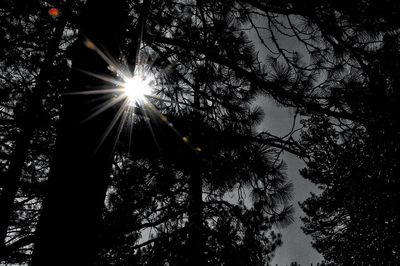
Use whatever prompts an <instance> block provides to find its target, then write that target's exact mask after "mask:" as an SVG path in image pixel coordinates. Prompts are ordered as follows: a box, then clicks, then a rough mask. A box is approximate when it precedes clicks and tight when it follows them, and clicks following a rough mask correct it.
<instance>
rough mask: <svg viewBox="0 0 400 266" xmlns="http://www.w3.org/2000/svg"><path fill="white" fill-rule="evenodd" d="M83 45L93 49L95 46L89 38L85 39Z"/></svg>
mask: <svg viewBox="0 0 400 266" xmlns="http://www.w3.org/2000/svg"><path fill="white" fill-rule="evenodd" d="M84 45H85V46H86V47H87V48H89V49H92V50H93V49H94V48H96V46H95V45H94V43H93V42H92V41H91V40H85V42H84Z"/></svg>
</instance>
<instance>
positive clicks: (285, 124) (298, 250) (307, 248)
mask: <svg viewBox="0 0 400 266" xmlns="http://www.w3.org/2000/svg"><path fill="white" fill-rule="evenodd" d="M254 104H255V105H258V106H260V107H262V108H263V109H264V111H265V117H264V120H263V122H262V123H261V124H260V128H259V129H260V130H267V131H268V132H269V133H272V134H275V135H277V136H283V135H286V134H287V133H288V132H289V131H290V129H291V127H292V122H293V116H292V114H291V112H290V110H289V109H287V108H283V107H278V106H277V105H276V104H275V103H274V102H273V101H272V100H270V99H268V98H267V97H259V98H258V99H257V100H256V102H255V103H254ZM297 126H299V124H298V123H297ZM296 128H297V127H296ZM283 159H284V161H285V162H286V164H287V176H288V179H289V181H291V182H292V184H293V189H294V191H293V199H292V201H293V207H294V209H295V213H294V222H293V223H292V224H291V225H289V226H288V227H286V228H281V229H276V230H279V231H280V232H281V233H282V236H283V238H282V240H283V245H282V246H281V247H279V248H278V249H277V251H276V252H275V257H274V259H273V260H272V262H271V265H274V266H275V265H276V264H278V265H279V266H286V265H290V263H291V262H297V263H299V264H300V265H302V266H307V265H308V266H309V265H311V263H313V264H314V265H315V264H316V263H317V262H320V261H321V260H322V256H321V255H320V254H319V253H318V252H317V251H316V250H314V249H313V248H312V246H311V237H310V236H307V235H305V234H304V233H303V231H302V230H301V226H302V225H303V223H302V221H301V220H300V216H305V214H304V213H303V211H302V210H301V209H300V207H299V204H298V202H302V201H304V200H305V199H306V198H308V197H309V196H310V192H314V193H318V192H319V191H318V189H317V187H316V186H315V185H314V184H312V183H311V182H310V181H308V180H306V179H304V178H303V177H301V176H300V174H299V169H301V168H303V167H304V166H305V164H304V162H303V161H302V160H300V159H299V158H297V157H296V156H294V155H292V154H290V153H287V152H285V153H284V155H283Z"/></svg>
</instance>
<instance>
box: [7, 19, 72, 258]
mask: <svg viewBox="0 0 400 266" xmlns="http://www.w3.org/2000/svg"><path fill="white" fill-rule="evenodd" d="M64 28H65V17H64V16H62V17H61V18H60V20H59V21H58V24H57V26H56V28H55V31H54V36H53V38H52V39H51V41H50V43H49V44H48V50H47V53H46V57H45V59H44V61H43V64H42V66H41V70H40V74H39V75H38V77H37V80H36V86H35V87H34V89H33V91H32V93H31V95H29V96H28V97H29V99H28V107H27V109H26V112H25V113H24V115H23V117H22V119H21V121H19V123H20V125H21V126H20V129H21V131H20V133H19V134H18V136H17V139H16V140H15V143H16V144H15V149H14V151H13V153H12V155H11V159H10V166H9V168H8V169H7V171H6V173H5V175H4V176H3V177H2V178H3V189H2V191H1V194H0V210H1V211H0V257H1V256H2V255H4V254H3V251H5V250H6V249H7V250H9V248H7V247H6V237H7V229H8V225H9V222H10V217H11V215H12V213H13V211H14V210H13V209H14V208H13V203H14V200H15V197H16V194H17V191H18V188H19V183H20V178H21V174H22V169H23V167H24V163H25V159H26V156H27V154H28V151H29V148H30V141H31V140H32V137H33V134H34V131H35V129H36V127H37V125H36V123H38V121H39V120H40V117H39V116H40V114H41V113H42V106H41V98H42V97H43V95H44V93H45V87H46V82H47V81H48V79H49V75H50V73H51V69H52V67H53V63H54V60H55V55H56V52H57V50H58V47H59V45H60V42H61V39H62V35H63V31H64Z"/></svg>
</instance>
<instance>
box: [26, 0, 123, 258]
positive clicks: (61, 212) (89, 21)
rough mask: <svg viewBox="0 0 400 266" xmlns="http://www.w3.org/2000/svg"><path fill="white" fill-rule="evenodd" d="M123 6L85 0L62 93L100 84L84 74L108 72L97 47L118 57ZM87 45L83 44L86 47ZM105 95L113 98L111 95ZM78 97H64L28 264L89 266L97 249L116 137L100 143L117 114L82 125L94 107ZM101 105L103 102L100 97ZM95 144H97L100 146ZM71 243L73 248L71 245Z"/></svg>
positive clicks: (107, 112)
mask: <svg viewBox="0 0 400 266" xmlns="http://www.w3.org/2000/svg"><path fill="white" fill-rule="evenodd" d="M126 12H127V8H126V6H125V5H124V1H122V0H121V1H116V2H115V1H114V2H113V3H112V4H111V3H110V2H108V1H88V2H87V3H86V5H85V10H84V11H83V13H82V15H81V22H80V25H81V28H80V30H81V32H80V36H79V37H78V39H77V40H76V42H75V44H74V45H73V48H72V49H73V50H72V52H71V53H72V68H73V71H72V72H71V75H70V78H69V85H68V88H67V91H66V92H77V91H84V90H85V88H87V87H88V86H89V87H91V86H92V87H96V86H99V85H101V83H99V81H98V80H96V79H94V78H93V77H91V76H89V75H87V74H85V73H82V72H80V71H78V69H79V70H85V71H88V72H92V73H108V72H109V70H108V64H107V63H106V62H105V61H103V59H102V58H101V57H99V56H98V55H97V53H96V52H95V50H94V49H90V48H93V44H94V43H95V44H100V45H101V46H102V48H103V49H105V50H106V51H107V52H108V53H109V54H110V55H112V56H114V57H115V58H118V56H119V47H120V45H121V42H122V40H123V37H124V29H125V26H126V16H127V15H126ZM85 44H86V46H85ZM109 97H112V96H111V95H110V96H109ZM90 99H93V97H90V96H89V97H88V96H87V95H86V96H85V95H80V96H76V97H73V98H72V97H64V99H63V100H64V101H63V110H62V114H61V121H60V127H59V131H58V137H57V143H56V150H55V160H54V161H53V163H52V167H51V170H50V171H51V172H50V176H49V181H48V183H49V184H48V191H47V197H46V201H45V203H44V207H43V211H42V214H41V219H40V222H39V225H38V229H37V233H36V237H37V240H36V243H35V250H34V255H33V260H32V265H45V264H46V265H47V264H58V265H73V264H75V263H76V262H77V261H79V262H80V263H81V264H84V265H90V263H91V260H92V259H93V256H94V254H95V250H96V235H97V234H98V230H99V229H98V228H99V224H100V221H101V211H102V207H103V204H102V203H103V199H104V195H105V192H106V187H107V185H106V184H107V183H106V181H107V178H108V175H109V171H110V168H111V158H112V147H113V142H114V135H113V133H111V134H110V135H109V136H107V137H106V138H105V140H104V141H103V142H102V141H101V140H102V138H103V134H104V132H106V131H107V128H108V126H109V124H110V122H111V121H112V120H113V118H114V116H115V114H116V110H115V109H109V110H107V111H105V112H103V113H102V114H100V115H99V116H97V117H95V118H93V119H91V120H90V121H87V122H86V123H82V121H83V120H84V119H86V118H87V117H88V116H89V115H90V112H91V108H92V107H93V106H92V105H93V103H92V105H91V104H90V102H88V100H90ZM99 100H100V101H104V99H102V98H100V99H99ZM99 145H101V146H100V147H99ZM72 243H73V244H72Z"/></svg>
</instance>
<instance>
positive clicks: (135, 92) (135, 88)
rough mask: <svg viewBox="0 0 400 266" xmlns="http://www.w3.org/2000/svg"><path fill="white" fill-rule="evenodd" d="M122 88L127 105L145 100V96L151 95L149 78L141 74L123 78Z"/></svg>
mask: <svg viewBox="0 0 400 266" xmlns="http://www.w3.org/2000/svg"><path fill="white" fill-rule="evenodd" d="M124 81H125V82H124V84H123V90H124V94H125V95H126V97H127V99H128V102H129V105H131V106H132V105H135V104H141V103H144V102H145V101H146V96H149V95H151V93H152V88H151V85H150V82H151V80H150V79H148V78H147V79H146V78H145V77H143V76H140V75H139V76H134V77H132V78H127V79H125V80H124Z"/></svg>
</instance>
